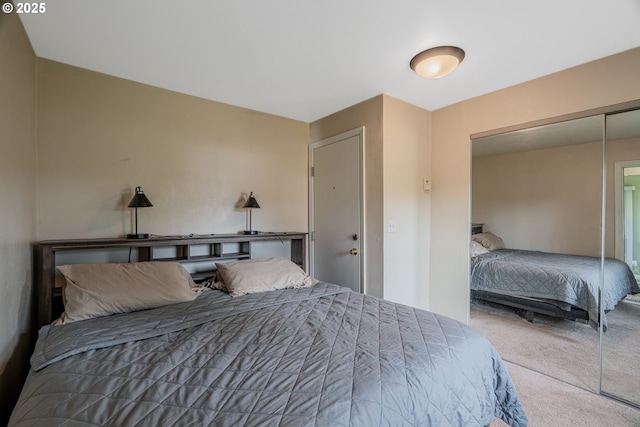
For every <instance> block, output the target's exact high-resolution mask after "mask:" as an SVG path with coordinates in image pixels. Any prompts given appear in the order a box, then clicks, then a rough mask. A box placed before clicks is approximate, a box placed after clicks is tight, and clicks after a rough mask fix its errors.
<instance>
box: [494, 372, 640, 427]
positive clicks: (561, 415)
mask: <svg viewBox="0 0 640 427" xmlns="http://www.w3.org/2000/svg"><path fill="white" fill-rule="evenodd" d="M506 364H507V369H508V370H509V374H510V375H511V378H512V379H513V382H514V383H515V385H516V388H517V389H518V394H519V395H520V400H521V401H522V405H523V406H524V410H525V412H526V413H527V416H528V417H529V427H564V426H567V427H569V426H570V427H576V426H580V427H582V426H585V427H587V426H588V427H638V426H640V410H637V409H634V408H631V407H630V406H627V405H624V404H622V403H618V402H616V401H614V400H611V399H608V398H606V397H603V396H599V395H597V394H594V393H591V392H588V391H586V390H583V389H581V388H578V387H574V386H571V385H569V384H566V383H564V382H561V381H558V380H555V379H553V378H550V377H548V376H546V375H542V374H539V373H537V372H535V371H532V370H530V369H527V368H523V367H522V366H518V365H514V364H513V363H509V362H506ZM504 426H506V424H505V423H503V422H502V421H500V420H496V421H494V422H493V423H491V427H504Z"/></svg>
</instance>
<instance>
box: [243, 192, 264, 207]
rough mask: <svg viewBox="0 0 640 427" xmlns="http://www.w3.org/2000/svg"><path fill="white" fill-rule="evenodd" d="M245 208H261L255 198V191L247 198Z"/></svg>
mask: <svg viewBox="0 0 640 427" xmlns="http://www.w3.org/2000/svg"><path fill="white" fill-rule="evenodd" d="M243 208H249V209H255V208H260V205H259V204H258V201H257V200H256V198H255V197H254V196H253V191H252V192H251V194H249V197H247V201H246V202H244V206H243Z"/></svg>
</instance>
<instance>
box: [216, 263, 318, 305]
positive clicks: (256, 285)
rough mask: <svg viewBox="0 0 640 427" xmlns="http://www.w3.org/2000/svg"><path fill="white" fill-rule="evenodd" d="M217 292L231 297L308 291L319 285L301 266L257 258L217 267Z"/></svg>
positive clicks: (218, 264)
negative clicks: (278, 291)
mask: <svg viewBox="0 0 640 427" xmlns="http://www.w3.org/2000/svg"><path fill="white" fill-rule="evenodd" d="M216 267H217V268H218V275H217V280H218V282H219V283H218V284H217V286H216V287H217V288H218V289H220V290H224V291H226V292H228V293H229V295H231V296H239V295H245V294H252V293H255V292H266V291H273V290H276V289H285V288H306V287H310V286H313V285H315V284H316V281H315V280H313V279H312V278H311V277H309V275H308V274H307V273H305V272H304V270H302V269H301V268H300V267H299V266H298V265H296V264H295V263H293V262H292V261H290V260H288V259H285V258H256V259H247V260H242V261H234V262H225V263H216Z"/></svg>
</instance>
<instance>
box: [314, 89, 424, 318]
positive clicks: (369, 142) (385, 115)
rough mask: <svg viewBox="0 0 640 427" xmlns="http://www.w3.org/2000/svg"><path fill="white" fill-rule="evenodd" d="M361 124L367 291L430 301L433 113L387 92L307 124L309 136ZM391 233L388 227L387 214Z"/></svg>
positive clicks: (419, 304)
mask: <svg viewBox="0 0 640 427" xmlns="http://www.w3.org/2000/svg"><path fill="white" fill-rule="evenodd" d="M360 126H364V127H365V150H364V151H365V193H366V197H365V204H366V206H365V221H366V224H367V231H366V243H365V244H366V247H365V251H364V253H365V254H366V255H365V256H366V284H365V290H366V292H367V293H368V294H371V295H376V296H379V297H384V298H386V299H389V300H393V301H397V302H402V303H405V304H409V305H412V306H417V307H422V308H428V305H429V293H428V291H429V286H428V257H429V255H428V253H429V225H428V224H429V213H428V212H429V194H428V193H425V192H424V191H423V189H422V179H423V177H429V175H430V170H429V165H430V162H429V152H430V142H431V139H430V129H431V113H429V112H428V111H426V110H423V109H421V108H418V107H415V106H413V105H410V104H407V103H405V102H403V101H400V100H397V99H395V98H392V97H390V96H387V95H380V96H377V97H375V98H372V99H370V100H368V101H364V102H362V103H360V104H357V105H354V106H352V107H350V108H347V109H345V110H342V111H339V112H337V113H334V114H332V115H330V116H328V117H325V118H323V119H321V120H318V121H316V122H313V123H311V125H310V128H309V132H310V138H309V140H310V142H316V141H321V140H323V139H327V138H330V137H332V136H335V135H338V134H341V133H343V132H346V131H348V130H351V129H355V128H358V127H360ZM390 219H392V220H395V221H396V224H397V232H396V233H387V229H386V225H387V221H388V220H390Z"/></svg>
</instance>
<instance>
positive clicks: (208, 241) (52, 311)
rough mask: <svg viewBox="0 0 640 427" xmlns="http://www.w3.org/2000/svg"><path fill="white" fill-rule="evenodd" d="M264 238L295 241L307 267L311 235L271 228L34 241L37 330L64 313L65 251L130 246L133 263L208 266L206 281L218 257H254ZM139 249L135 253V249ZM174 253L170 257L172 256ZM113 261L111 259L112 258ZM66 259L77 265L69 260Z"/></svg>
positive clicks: (201, 274)
mask: <svg viewBox="0 0 640 427" xmlns="http://www.w3.org/2000/svg"><path fill="white" fill-rule="evenodd" d="M264 241H280V242H282V243H283V244H284V243H285V242H289V244H290V253H291V261H293V262H295V263H296V264H298V265H299V266H300V267H302V269H304V270H305V271H307V234H306V233H303V232H270V233H259V234H253V235H249V234H210V235H188V236H152V237H151V238H149V239H125V238H106V239H82V240H46V241H41V242H36V243H34V245H33V254H34V281H35V288H36V289H35V291H36V298H37V314H36V315H37V319H36V322H37V329H39V328H40V327H41V326H43V325H47V324H49V323H51V322H52V321H53V320H54V319H56V318H57V317H58V316H59V315H60V314H61V313H62V289H61V287H57V286H56V265H59V264H60V260H59V258H61V256H62V255H68V254H73V253H76V252H74V251H81V252H83V253H86V252H91V251H93V252H96V251H98V252H99V251H103V252H104V251H108V250H114V249H125V250H127V249H128V250H129V254H130V255H129V257H128V259H127V260H124V262H130V261H131V254H132V253H134V255H135V261H179V262H181V263H189V264H191V265H198V264H200V265H203V266H205V267H204V268H202V269H201V268H196V269H195V270H196V271H195V272H192V273H191V274H192V276H193V277H194V280H196V281H198V280H203V279H205V278H207V277H210V276H211V275H213V273H214V272H215V268H212V267H210V266H211V264H213V263H214V262H215V261H222V260H239V259H247V258H251V257H252V248H251V247H252V243H255V242H264ZM134 251H135V252H134ZM167 254H168V255H167ZM107 262H108V261H107ZM65 263H73V261H71V262H69V261H68V260H65Z"/></svg>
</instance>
